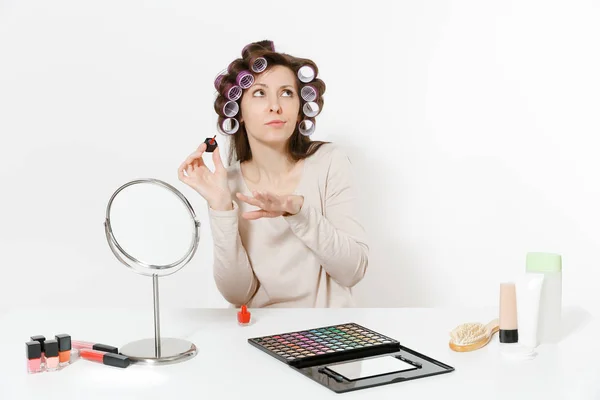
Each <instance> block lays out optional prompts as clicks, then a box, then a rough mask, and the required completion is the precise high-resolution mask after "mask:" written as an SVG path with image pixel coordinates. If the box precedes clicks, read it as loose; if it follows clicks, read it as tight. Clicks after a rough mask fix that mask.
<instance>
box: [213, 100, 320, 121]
mask: <svg viewBox="0 0 600 400" xmlns="http://www.w3.org/2000/svg"><path fill="white" fill-rule="evenodd" d="M306 104H308V103H306ZM238 111H240V105H239V104H238V103H237V102H235V101H228V102H227V103H225V105H224V106H223V114H225V116H226V117H229V118H231V117H235V116H236V114H237V113H238Z"/></svg>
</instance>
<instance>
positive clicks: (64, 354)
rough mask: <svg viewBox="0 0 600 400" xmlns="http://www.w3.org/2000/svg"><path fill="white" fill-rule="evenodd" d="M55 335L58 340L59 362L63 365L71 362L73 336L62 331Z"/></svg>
mask: <svg viewBox="0 0 600 400" xmlns="http://www.w3.org/2000/svg"><path fill="white" fill-rule="evenodd" d="M54 337H55V338H56V341H57V342H58V363H59V365H60V366H61V367H62V366H65V365H67V364H69V361H70V359H71V336H70V335H67V334H66V333H61V334H59V335H55V336H54Z"/></svg>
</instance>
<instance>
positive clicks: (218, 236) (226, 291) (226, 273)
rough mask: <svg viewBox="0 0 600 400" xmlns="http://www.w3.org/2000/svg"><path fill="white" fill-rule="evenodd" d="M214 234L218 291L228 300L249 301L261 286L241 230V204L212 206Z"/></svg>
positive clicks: (238, 303) (231, 301) (211, 221)
mask: <svg viewBox="0 0 600 400" xmlns="http://www.w3.org/2000/svg"><path fill="white" fill-rule="evenodd" d="M208 210H209V211H208V214H209V217H210V227H211V232H212V237H213V243H214V245H213V249H214V262H213V275H214V279H215V282H216V284H217V288H218V289H219V292H221V294H222V295H223V297H224V298H225V300H227V301H228V302H229V303H231V304H233V305H235V306H240V305H242V304H246V303H247V302H248V301H249V300H250V299H251V298H252V296H253V295H254V293H255V292H256V290H257V288H258V280H257V279H256V276H255V275H254V271H253V270H252V266H251V265H250V261H249V260H248V255H247V253H246V249H245V248H244V245H243V244H242V240H241V238H240V234H239V231H238V210H239V208H238V205H237V203H236V202H235V201H234V202H233V210H230V211H217V210H213V209H211V208H210V207H209V209H208Z"/></svg>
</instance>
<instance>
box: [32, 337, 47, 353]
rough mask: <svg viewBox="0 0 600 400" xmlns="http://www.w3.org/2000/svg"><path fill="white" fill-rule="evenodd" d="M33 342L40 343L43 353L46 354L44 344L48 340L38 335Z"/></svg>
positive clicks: (33, 338)
mask: <svg viewBox="0 0 600 400" xmlns="http://www.w3.org/2000/svg"><path fill="white" fill-rule="evenodd" d="M31 340H33V341H36V342H39V343H40V346H41V347H42V353H43V352H44V342H45V341H46V338H45V337H44V336H42V335H37V336H32V337H31Z"/></svg>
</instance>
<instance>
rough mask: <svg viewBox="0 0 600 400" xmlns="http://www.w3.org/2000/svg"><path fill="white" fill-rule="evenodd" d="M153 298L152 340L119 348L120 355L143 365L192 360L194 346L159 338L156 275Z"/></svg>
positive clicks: (178, 340)
mask: <svg viewBox="0 0 600 400" xmlns="http://www.w3.org/2000/svg"><path fill="white" fill-rule="evenodd" d="M152 294H153V297H154V338H148V339H141V340H136V341H135V342H131V343H128V344H126V345H125V346H123V347H122V348H121V351H120V353H121V354H123V355H124V356H127V357H129V358H130V359H131V360H132V361H135V362H137V363H143V364H160V365H164V364H174V363H177V362H180V361H184V360H185V359H187V358H192V357H194V356H195V355H196V353H197V352H198V350H197V348H196V345H194V343H192V342H189V341H187V340H184V339H175V338H161V336H160V309H159V301H158V275H156V274H154V275H152Z"/></svg>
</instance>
